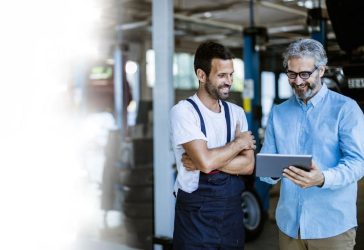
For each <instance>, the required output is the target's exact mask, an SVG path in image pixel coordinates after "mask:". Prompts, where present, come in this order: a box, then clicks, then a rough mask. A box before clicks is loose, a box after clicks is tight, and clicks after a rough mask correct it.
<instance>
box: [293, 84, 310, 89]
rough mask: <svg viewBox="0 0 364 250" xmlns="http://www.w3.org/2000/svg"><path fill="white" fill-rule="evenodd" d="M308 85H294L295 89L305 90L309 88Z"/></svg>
mask: <svg viewBox="0 0 364 250" xmlns="http://www.w3.org/2000/svg"><path fill="white" fill-rule="evenodd" d="M307 85H308V84H307V83H303V84H300V85H294V88H295V89H305V88H306V87H307Z"/></svg>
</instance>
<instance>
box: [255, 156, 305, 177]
mask: <svg viewBox="0 0 364 250" xmlns="http://www.w3.org/2000/svg"><path fill="white" fill-rule="evenodd" d="M311 161H312V155H286V154H261V153H259V154H257V157H256V169H255V175H256V176H258V177H282V173H283V169H285V168H287V167H288V166H295V167H298V168H301V169H303V170H305V171H310V167H311Z"/></svg>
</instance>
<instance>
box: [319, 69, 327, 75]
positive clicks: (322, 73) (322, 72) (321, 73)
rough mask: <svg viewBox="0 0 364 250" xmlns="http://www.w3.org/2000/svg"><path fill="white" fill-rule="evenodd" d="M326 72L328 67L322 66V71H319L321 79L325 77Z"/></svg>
mask: <svg viewBox="0 0 364 250" xmlns="http://www.w3.org/2000/svg"><path fill="white" fill-rule="evenodd" d="M325 70H326V66H321V67H320V69H319V75H320V77H323V76H324V73H325Z"/></svg>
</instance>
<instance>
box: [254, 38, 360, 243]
mask: <svg viewBox="0 0 364 250" xmlns="http://www.w3.org/2000/svg"><path fill="white" fill-rule="evenodd" d="M283 58H284V61H283V65H284V67H285V68H286V73H287V76H288V81H289V84H290V85H291V87H292V90H293V92H294V95H293V96H292V97H291V98H289V99H288V100H287V101H285V102H284V103H282V104H280V105H277V106H275V107H273V109H272V111H271V113H270V117H269V121H268V125H267V129H266V132H265V139H264V145H263V147H262V150H261V152H262V153H272V154H295V155H298V154H306V155H312V158H313V160H312V164H311V170H310V171H307V172H306V171H304V170H301V169H299V168H296V167H294V166H289V167H288V168H286V169H285V170H284V172H283V177H282V178H279V179H273V178H262V180H263V181H266V182H268V183H271V184H275V183H277V182H279V181H281V192H280V198H279V201H278V205H277V209H276V220H277V224H278V228H279V245H280V249H282V250H298V249H299V250H301V249H308V250H313V249H330V250H345V249H351V250H352V249H353V248H354V245H355V236H356V227H357V218H356V198H357V181H358V180H360V179H361V178H362V177H363V175H364V132H363V131H364V118H363V113H362V111H361V109H360V108H359V106H358V105H357V103H356V102H355V101H354V100H352V99H350V98H348V97H345V96H343V95H340V94H338V93H336V92H333V91H331V90H329V89H328V88H327V86H326V85H325V84H322V81H321V78H322V77H323V75H324V72H325V67H326V63H327V57H326V52H325V50H324V48H323V46H322V45H321V43H319V42H317V41H315V40H312V39H300V40H298V41H295V42H293V43H292V44H290V45H289V47H288V48H287V50H286V51H285V53H284V54H283Z"/></svg>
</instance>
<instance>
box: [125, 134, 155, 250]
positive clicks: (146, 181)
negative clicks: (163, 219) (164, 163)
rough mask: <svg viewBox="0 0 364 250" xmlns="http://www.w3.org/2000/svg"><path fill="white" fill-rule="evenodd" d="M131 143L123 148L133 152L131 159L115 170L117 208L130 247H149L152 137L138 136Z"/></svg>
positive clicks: (152, 211)
mask: <svg viewBox="0 0 364 250" xmlns="http://www.w3.org/2000/svg"><path fill="white" fill-rule="evenodd" d="M131 143H132V145H128V146H127V148H128V150H129V151H130V152H131V153H132V155H133V156H134V157H132V161H133V162H132V163H131V164H128V165H129V167H127V168H121V169H120V171H119V185H120V189H121V192H122V193H123V202H122V204H121V210H122V212H123V214H124V227H125V232H126V235H124V239H125V244H126V245H128V246H130V247H134V248H141V249H152V238H153V230H154V219H153V218H154V189H153V183H154V179H153V165H152V163H151V161H152V160H151V157H150V154H152V152H153V151H152V148H151V147H152V141H151V140H148V139H143V140H142V141H141V139H140V140H139V141H135V140H133V141H132V142H131ZM142 144H144V145H142ZM149 150H150V151H149ZM143 151H144V152H143ZM136 152H139V154H136ZM138 155H139V156H138Z"/></svg>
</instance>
